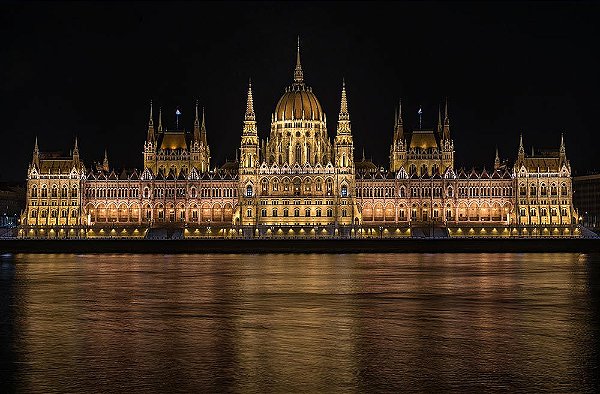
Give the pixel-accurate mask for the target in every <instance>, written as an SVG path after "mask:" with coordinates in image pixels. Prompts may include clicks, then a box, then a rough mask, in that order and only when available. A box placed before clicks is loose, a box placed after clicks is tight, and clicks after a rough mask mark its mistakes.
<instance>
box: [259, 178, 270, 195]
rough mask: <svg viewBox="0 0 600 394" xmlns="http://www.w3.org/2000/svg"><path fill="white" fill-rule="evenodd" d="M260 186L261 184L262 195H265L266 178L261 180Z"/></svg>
mask: <svg viewBox="0 0 600 394" xmlns="http://www.w3.org/2000/svg"><path fill="white" fill-rule="evenodd" d="M260 184H261V191H262V192H263V193H266V192H268V191H269V181H267V179H266V178H265V179H263V180H262V181H261V183H260Z"/></svg>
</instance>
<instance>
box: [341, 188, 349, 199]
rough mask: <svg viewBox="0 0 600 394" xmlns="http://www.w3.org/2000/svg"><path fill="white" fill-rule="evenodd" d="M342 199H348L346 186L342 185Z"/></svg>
mask: <svg viewBox="0 0 600 394" xmlns="http://www.w3.org/2000/svg"><path fill="white" fill-rule="evenodd" d="M341 194H342V197H348V186H346V185H342V193H341Z"/></svg>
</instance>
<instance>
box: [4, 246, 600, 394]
mask: <svg viewBox="0 0 600 394" xmlns="http://www.w3.org/2000/svg"><path fill="white" fill-rule="evenodd" d="M0 264H1V265H0V316H1V317H0V319H1V320H0V322H1V327H0V330H1V331H0V335H1V348H0V358H1V359H0V369H1V370H0V373H1V386H0V391H3V392H9V391H19V392H26V393H37V392H55V391H60V392H89V391H95V392H131V391H133V392H151V393H163V392H172V391H181V392H223V391H225V392H340V391H345V392H347V391H351V392H352V391H355V392H366V391H370V392H372V391H396V392H397V391H440V390H444V391H455V392H465V391H502V392H505V391H536V392H537V391H553V392H592V391H594V390H597V389H598V381H599V379H600V378H599V377H598V375H599V372H600V371H599V362H600V357H599V353H600V351H599V350H598V349H599V348H600V344H599V335H600V324H599V323H600V317H599V316H600V314H599V307H598V305H599V301H600V290H599V286H600V256H595V255H580V254H380V255H379V254H351V255H333V254H332V255H291V254H279V255H278V254H270V255H269V254H266V255H16V256H3V257H2V259H0Z"/></svg>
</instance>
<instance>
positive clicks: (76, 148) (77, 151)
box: [73, 137, 79, 156]
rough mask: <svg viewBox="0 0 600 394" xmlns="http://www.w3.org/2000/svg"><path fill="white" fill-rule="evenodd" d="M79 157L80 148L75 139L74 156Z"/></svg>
mask: <svg viewBox="0 0 600 394" xmlns="http://www.w3.org/2000/svg"><path fill="white" fill-rule="evenodd" d="M75 155H78V156H79V146H78V145H77V137H75V147H74V148H73V156H75Z"/></svg>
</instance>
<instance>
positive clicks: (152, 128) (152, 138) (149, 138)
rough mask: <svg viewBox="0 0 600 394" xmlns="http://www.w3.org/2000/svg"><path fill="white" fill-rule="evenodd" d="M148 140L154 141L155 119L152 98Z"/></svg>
mask: <svg viewBox="0 0 600 394" xmlns="http://www.w3.org/2000/svg"><path fill="white" fill-rule="evenodd" d="M147 140H148V142H151V141H154V119H153V115H152V100H150V119H148V137H147Z"/></svg>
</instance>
